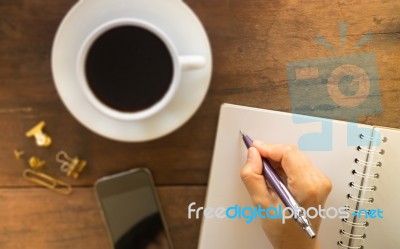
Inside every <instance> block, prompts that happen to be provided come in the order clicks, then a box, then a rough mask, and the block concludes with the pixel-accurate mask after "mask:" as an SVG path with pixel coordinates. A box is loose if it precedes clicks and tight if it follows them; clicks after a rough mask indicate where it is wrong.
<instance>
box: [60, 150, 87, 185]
mask: <svg viewBox="0 0 400 249" xmlns="http://www.w3.org/2000/svg"><path fill="white" fill-rule="evenodd" d="M56 160H57V162H59V163H61V166H60V170H61V171H62V172H64V173H66V174H67V176H71V177H73V178H75V179H77V178H78V177H79V175H80V173H81V172H82V171H83V170H84V169H85V167H86V165H87V162H86V161H85V160H81V159H79V158H78V157H74V158H71V157H69V156H68V154H67V153H66V152H65V151H60V152H58V153H57V155H56Z"/></svg>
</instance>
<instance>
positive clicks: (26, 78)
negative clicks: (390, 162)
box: [0, 0, 400, 186]
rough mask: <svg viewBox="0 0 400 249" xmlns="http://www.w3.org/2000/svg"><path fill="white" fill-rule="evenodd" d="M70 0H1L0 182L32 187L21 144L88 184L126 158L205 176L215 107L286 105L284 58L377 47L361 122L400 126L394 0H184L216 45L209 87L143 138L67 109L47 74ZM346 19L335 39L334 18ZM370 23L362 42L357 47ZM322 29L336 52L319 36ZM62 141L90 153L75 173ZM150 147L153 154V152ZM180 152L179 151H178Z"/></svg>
mask: <svg viewBox="0 0 400 249" xmlns="http://www.w3.org/2000/svg"><path fill="white" fill-rule="evenodd" d="M75 2H76V1H75V0H62V1H55V2H54V1H50V2H49V1H43V0H29V1H28V0H17V1H11V0H4V1H2V3H1V5H0V17H1V19H0V20H1V22H0V23H1V25H0V65H1V67H0V96H1V98H0V131H1V138H2V139H1V140H0V162H1V164H2V167H0V173H1V174H0V185H1V186H16V185H18V186H28V185H27V183H26V182H25V181H24V180H23V179H22V178H21V177H20V176H21V171H22V169H23V168H24V167H25V165H24V164H22V163H21V162H16V161H15V160H14V158H13V157H12V154H11V151H12V150H13V149H14V148H20V149H23V150H25V151H26V152H27V154H29V155H37V156H41V157H43V158H44V159H45V160H46V161H48V166H47V169H46V172H48V173H50V174H52V175H54V176H56V177H59V178H62V179H64V180H65V181H69V182H70V183H72V184H74V185H79V186H87V185H91V184H93V182H94V181H95V180H96V179H97V178H99V177H101V176H104V175H107V174H111V173H115V172H120V171H123V170H126V169H129V168H132V167H138V166H145V167H148V168H150V169H151V170H152V171H153V173H154V177H155V181H156V183H157V184H189V185H191V184H206V183H207V179H208V173H209V166H210V162H211V156H212V149H213V143H214V138H215V132H216V125H217V118H218V111H219V106H220V105H221V104H222V103H224V102H230V103H235V104H242V105H249V106H254V107H260V108H267V109H273V110H281V111H291V101H290V95H289V90H288V82H287V75H286V65H287V63H288V62H291V61H297V60H308V59H315V58H326V57H331V56H342V55H346V54H352V53H363V52H373V53H375V54H376V57H377V65H378V72H379V77H380V78H379V83H380V87H381V95H382V106H383V112H382V113H381V114H379V115H370V116H367V117H360V118H359V121H360V122H363V123H368V124H378V125H383V126H390V127H395V128H399V127H400V123H399V122H398V120H399V117H400V116H399V114H400V109H399V106H400V105H399V104H400V102H399V101H400V98H399V97H400V91H399V89H398V88H399V87H398V86H399V80H400V69H399V67H398V65H399V63H400V59H399V57H398V56H396V55H398V54H399V52H400V46H399V45H398V44H399V42H398V41H399V37H400V36H399V31H400V17H399V16H398V14H397V13H399V10H400V9H399V8H400V2H399V1H383V0H368V1H357V0H353V1H311V0H310V1H297V0H281V1H279V0H273V1H263V0H251V1H242V0H230V1H212V0H206V1H198V0H187V1H186V3H187V4H188V5H189V6H190V7H191V8H192V9H193V10H194V11H195V13H196V14H197V15H198V16H199V18H200V19H201V21H202V22H203V24H204V26H205V28H206V30H207V32H208V35H209V38H210V42H211V45H212V51H213V58H214V70H213V77H212V82H211V86H210V90H209V93H208V95H207V97H206V99H205V101H204V103H203V104H202V106H201V108H200V109H199V110H198V112H197V113H196V114H195V115H194V116H193V118H192V119H191V120H190V121H189V122H188V123H186V124H185V125H184V126H183V127H181V128H180V129H179V130H177V131H176V132H174V133H172V134H170V135H168V136H166V137H164V138H161V139H158V140H155V141H151V142H146V143H138V144H137V143H120V142H115V141H110V140H108V139H105V138H102V137H100V136H98V135H96V134H94V133H92V132H91V131H89V130H88V129H86V128H85V127H83V126H82V125H80V124H79V123H78V122H77V121H76V120H75V119H74V118H73V117H72V116H71V114H69V113H68V111H67V110H66V108H65V107H64V106H63V104H62V103H61V101H60V98H59V97H58V95H57V93H56V90H55V87H54V84H53V81H52V76H51V70H50V56H51V44H52V41H53V37H54V34H55V32H56V30H57V27H58V25H59V23H60V21H61V19H62V18H63V16H64V15H65V14H66V13H67V11H68V9H69V8H70V7H71V6H72V5H73V4H74V3H75ZM343 21H345V22H347V23H348V29H347V45H346V46H345V47H343V48H341V41H340V35H339V31H338V22H343ZM368 32H371V33H372V34H373V39H372V40H371V41H370V42H368V43H366V44H365V45H364V46H363V47H362V48H360V49H358V50H354V49H353V46H354V45H355V44H356V42H357V41H359V40H360V39H361V38H362V37H363V35H365V34H367V33H368ZM318 34H320V35H322V36H324V37H325V38H326V39H327V40H328V41H329V42H330V43H332V45H334V46H335V47H338V49H337V50H336V51H330V50H328V49H325V48H324V47H322V46H321V45H319V44H318V43H317V42H315V37H316V35H318ZM42 119H43V120H46V121H47V123H48V126H47V131H48V132H49V134H50V135H51V136H52V137H53V140H54V144H53V145H52V146H51V148H49V149H43V148H37V147H36V146H35V145H34V143H33V141H32V140H31V139H27V138H25V136H24V133H25V132H26V130H28V129H29V128H30V127H31V126H33V125H34V124H35V123H36V122H38V121H39V120H42ZM59 150H65V151H67V152H68V153H70V154H71V155H77V156H80V157H83V158H85V159H87V160H88V162H89V167H88V169H87V171H85V172H84V173H83V174H82V176H81V179H80V180H79V181H74V180H71V179H68V178H66V177H64V176H63V175H62V174H61V173H60V172H59V170H58V165H57V164H56V163H55V154H56V153H57V152H58V151H59ZM155 155H156V156H155ZM182 158H185V159H184V160H182Z"/></svg>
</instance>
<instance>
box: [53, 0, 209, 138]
mask: <svg viewBox="0 0 400 249" xmlns="http://www.w3.org/2000/svg"><path fill="white" fill-rule="evenodd" d="M119 18H132V19H139V20H145V21H147V22H150V23H152V24H153V25H155V26H157V27H158V28H159V29H161V30H162V31H163V32H164V33H165V34H166V35H167V36H168V37H169V38H170V39H171V40H172V42H173V44H174V45H175V47H176V49H177V51H178V53H179V54H180V55H191V54H197V55H203V56H204V58H206V66H205V67H204V68H202V69H198V70H194V71H186V72H183V73H182V78H181V79H182V82H181V85H180V87H179V88H178V89H177V91H176V94H175V96H174V98H173V99H172V100H171V102H170V103H169V104H168V105H167V106H166V107H165V109H163V110H162V111H160V112H158V113H156V114H154V115H153V116H151V117H149V118H147V119H143V120H137V121H126V120H125V121H124V120H118V119H114V118H111V117H109V116H107V115H105V114H104V113H103V112H101V111H99V110H98V109H96V108H95V107H94V106H93V105H92V104H91V103H90V102H89V100H88V99H87V98H86V96H85V95H84V93H83V90H82V88H81V87H80V85H79V84H78V80H77V77H78V76H77V58H78V53H79V50H80V48H81V46H82V44H83V42H84V41H85V40H86V38H87V37H88V35H89V34H90V33H91V32H92V31H93V30H95V29H96V28H98V27H99V26H101V25H102V24H104V23H108V22H110V21H112V20H115V19H119ZM51 66H52V72H53V77H54V81H55V85H56V88H57V91H58V93H59V95H60V97H61V99H62V101H63V102H64V104H65V105H66V106H67V108H68V110H69V111H70V112H71V113H72V114H73V116H75V118H76V119H77V120H78V121H79V122H81V123H82V124H83V125H84V126H86V127H87V128H89V129H90V130H92V131H94V132H96V133H98V134H99V135H102V136H104V137H107V138H110V139H114V140H119V141H125V142H140V141H147V140H152V139H156V138H159V137H161V136H164V135H166V134H168V133H171V132H172V131H174V130H176V129H177V128H179V127H180V126H182V125H183V124H184V123H185V122H186V121H188V120H189V118H190V117H191V116H192V115H193V114H194V113H195V112H196V110H197V109H198V107H199V106H200V104H201V102H202V101H203V99H204V97H205V95H206V93H207V89H208V86H209V83H210V79H211V69H212V58H211V49H210V45H209V42H208V39H207V35H206V32H205V31H204V28H203V26H202V25H201V23H200V21H199V20H198V18H197V17H196V15H195V14H194V13H193V12H192V11H191V10H190V9H189V8H188V7H187V6H186V5H185V4H184V3H183V2H182V1H181V0H134V1H133V0H81V1H79V2H78V3H77V4H76V5H75V6H74V7H73V8H72V9H71V10H70V12H69V13H68V14H67V15H66V16H65V18H64V20H63V21H62V23H61V24H60V27H59V29H58V31H57V34H56V37H55V40H54V44H53V50H52V60H51Z"/></svg>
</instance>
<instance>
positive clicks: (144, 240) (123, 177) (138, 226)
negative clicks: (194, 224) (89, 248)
mask: <svg viewBox="0 0 400 249" xmlns="http://www.w3.org/2000/svg"><path fill="white" fill-rule="evenodd" d="M95 190H96V194H97V199H98V201H99V204H100V206H101V209H102V213H103V217H104V220H105V222H106V224H107V228H108V232H109V235H110V238H111V241H112V243H113V246H114V248H115V249H173V247H172V243H171V239H170V235H169V232H168V229H167V225H166V223H165V219H164V216H163V214H162V210H161V207H160V202H159V200H158V196H157V193H156V191H155V186H154V182H153V179H152V176H151V173H150V171H149V170H148V169H145V168H137V169H133V170H129V171H126V172H122V173H118V174H115V175H111V176H106V177H103V178H101V179H99V180H98V181H96V184H95Z"/></svg>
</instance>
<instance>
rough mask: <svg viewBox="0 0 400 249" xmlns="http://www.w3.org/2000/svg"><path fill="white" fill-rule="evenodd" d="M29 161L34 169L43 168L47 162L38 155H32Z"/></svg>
mask: <svg viewBox="0 0 400 249" xmlns="http://www.w3.org/2000/svg"><path fill="white" fill-rule="evenodd" d="M28 163H29V166H30V167H31V168H32V169H41V168H43V167H44V165H45V164H46V162H45V161H44V160H42V159H40V158H39V157H36V156H32V157H30V158H29V161H28Z"/></svg>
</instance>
